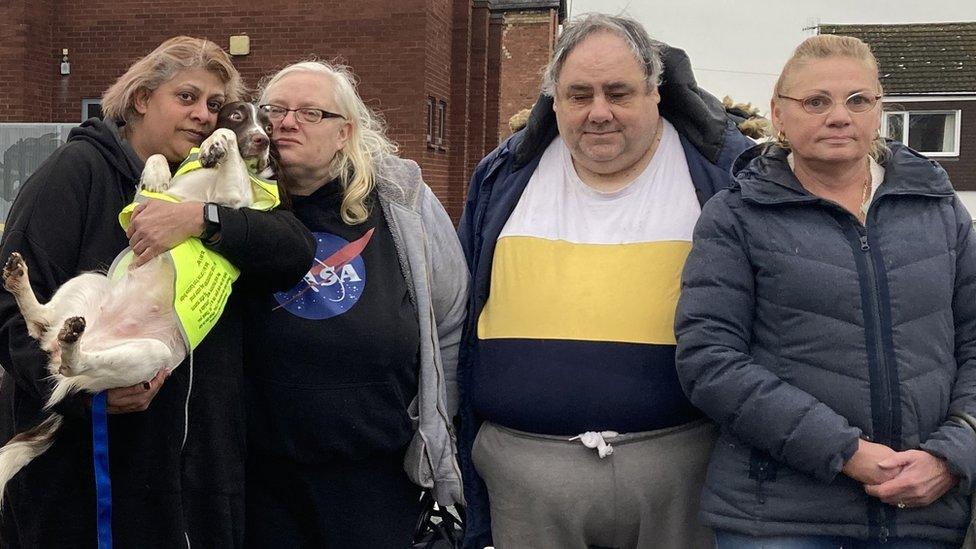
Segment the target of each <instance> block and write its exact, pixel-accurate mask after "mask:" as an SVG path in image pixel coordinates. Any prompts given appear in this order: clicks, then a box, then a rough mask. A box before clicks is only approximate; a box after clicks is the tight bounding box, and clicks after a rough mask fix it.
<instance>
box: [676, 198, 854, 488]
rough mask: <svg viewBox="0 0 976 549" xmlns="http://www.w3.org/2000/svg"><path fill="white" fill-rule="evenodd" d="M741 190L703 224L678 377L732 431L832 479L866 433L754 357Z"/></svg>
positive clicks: (714, 203) (713, 204)
mask: <svg viewBox="0 0 976 549" xmlns="http://www.w3.org/2000/svg"><path fill="white" fill-rule="evenodd" d="M736 196H737V195H735V194H731V193H730V192H729V191H723V192H721V193H719V194H718V195H716V197H715V198H713V199H712V200H710V201H709V202H708V203H707V204H706V205H705V207H704V209H703V210H702V215H701V217H700V218H699V221H698V225H697V226H696V228H695V234H694V240H693V241H694V247H693V249H692V252H691V254H690V256H689V257H688V261H687V263H686V264H685V270H684V274H683V277H682V293H681V298H680V300H679V302H678V311H677V318H676V325H675V333H676V335H677V338H678V348H677V368H678V376H679V378H680V380H681V383H682V385H683V387H684V390H685V392H686V393H687V394H688V396H689V398H690V399H691V401H692V402H693V403H694V404H695V406H698V407H699V408H701V409H702V410H703V411H704V412H705V413H706V414H708V415H709V416H711V417H712V418H713V419H714V420H715V421H716V422H717V423H718V424H719V425H720V426H721V427H722V429H723V430H724V431H726V432H730V433H731V434H733V435H734V436H735V437H736V438H738V439H739V440H741V441H743V442H745V443H747V444H749V445H750V446H752V447H754V448H758V449H761V450H764V451H766V452H768V453H769V454H770V455H771V456H772V457H773V458H774V459H776V460H778V461H781V462H783V463H786V464H787V465H789V466H790V467H792V468H794V469H797V470H799V471H803V472H806V473H808V474H810V475H813V476H815V477H816V478H818V479H820V480H822V481H824V482H829V481H831V480H832V479H833V478H834V477H835V476H836V475H837V473H838V472H840V470H841V468H842V467H843V465H844V462H845V461H847V460H848V459H850V457H851V456H852V455H853V454H854V451H855V450H856V448H857V440H858V437H859V436H860V434H861V432H860V430H859V429H857V428H855V427H852V426H851V425H850V424H849V423H848V421H847V420H846V419H845V418H844V417H842V416H840V415H839V414H837V413H836V412H835V411H834V410H832V409H831V408H830V407H828V406H827V405H825V404H824V403H822V402H820V401H819V400H817V399H816V398H814V397H813V396H812V395H810V394H809V393H807V392H805V391H802V390H800V389H798V388H797V387H794V386H793V385H790V384H789V383H786V382H784V381H783V380H781V379H780V378H779V377H778V376H777V375H775V374H774V373H773V372H772V371H771V370H770V369H769V368H768V367H767V366H765V365H763V364H760V363H757V362H756V361H755V360H754V359H753V357H752V356H750V354H749V350H750V342H751V339H752V324H753V317H754V314H755V302H756V299H757V298H758V297H759V296H757V295H756V288H755V281H754V276H753V266H752V263H751V260H750V257H749V254H748V248H747V245H746V243H747V242H746V236H747V235H746V234H744V232H743V229H742V226H741V224H740V223H738V220H737V217H736V212H735V210H734V207H733V206H732V205H734V204H741V202H737V200H736V198H735V197H736Z"/></svg>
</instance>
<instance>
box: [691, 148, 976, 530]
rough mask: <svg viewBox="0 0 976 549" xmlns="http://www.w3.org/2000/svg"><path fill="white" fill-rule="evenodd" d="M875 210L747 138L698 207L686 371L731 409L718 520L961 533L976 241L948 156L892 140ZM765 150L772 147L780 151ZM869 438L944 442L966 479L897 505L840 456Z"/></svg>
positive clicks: (972, 440)
mask: <svg viewBox="0 0 976 549" xmlns="http://www.w3.org/2000/svg"><path fill="white" fill-rule="evenodd" d="M890 146H891V149H892V155H891V158H890V159H889V160H888V161H887V162H886V163H885V179H884V183H883V184H882V185H881V187H880V188H879V189H878V191H877V193H876V195H875V198H874V201H873V202H872V205H871V209H870V211H869V212H868V216H867V221H866V223H865V225H861V223H860V222H858V220H857V219H856V218H855V217H854V216H853V215H851V214H850V213H849V212H847V211H846V210H844V209H842V208H841V207H840V206H838V205H836V204H834V203H832V202H829V201H826V200H823V199H820V198H818V197H816V196H813V195H811V194H810V193H809V192H807V191H806V190H805V189H804V188H803V187H802V186H801V185H800V183H799V181H797V179H796V177H795V176H794V175H793V172H792V170H790V168H789V165H788V164H787V161H786V152H785V151H784V150H783V149H780V148H778V147H775V146H772V147H769V148H768V149H765V148H764V146H757V147H755V148H753V149H750V150H749V151H746V152H745V153H743V155H742V156H740V157H739V159H738V160H737V161H736V164H735V167H734V168H733V173H734V175H735V178H736V184H735V185H734V186H733V187H732V188H731V189H729V190H726V191H722V192H720V193H719V194H717V195H716V196H715V197H714V198H713V199H712V200H711V201H709V202H708V203H707V204H706V205H705V207H704V209H703V211H702V215H701V217H700V218H699V221H698V225H697V227H696V229H695V235H694V249H693V250H692V252H691V255H690V256H689V257H688V261H687V263H686V266H685V271H684V276H683V289H682V295H681V299H680V301H679V304H678V312H677V319H676V333H677V336H678V349H677V353H678V354H677V364H678V374H679V377H680V378H681V381H682V384H683V386H684V388H685V391H686V392H687V393H688V395H689V397H690V398H691V401H692V402H693V403H694V404H695V405H696V406H698V407H700V408H701V409H702V410H704V411H705V413H707V414H708V415H709V416H711V417H712V418H714V419H715V420H716V422H717V423H718V424H719V425H720V427H721V430H722V434H721V437H720V439H719V442H718V443H717V445H716V447H715V452H714V454H713V456H712V460H711V464H710V467H709V472H708V478H707V481H706V487H705V490H704V494H703V499H702V516H703V518H704V519H705V521H706V523H707V524H709V525H711V526H713V527H716V528H722V529H728V530H732V531H736V532H741V533H746V534H750V535H790V534H793V535H842V536H853V537H857V538H873V539H878V540H884V539H886V538H888V537H918V538H924V539H931V540H941V541H945V542H960V541H962V538H963V534H964V532H965V527H966V526H967V523H968V520H967V518H968V516H969V506H970V501H969V497H970V496H969V494H971V493H972V492H973V483H974V479H976V436H974V434H973V432H972V430H971V429H969V428H968V427H966V426H964V425H963V424H961V423H958V422H956V421H955V420H953V419H950V418H949V415H950V413H951V412H952V411H956V410H959V411H963V412H966V413H968V414H971V415H972V414H976V242H974V237H973V223H972V220H971V218H970V216H969V214H968V213H967V212H966V210H965V208H963V206H962V205H961V203H960V202H959V199H958V198H957V197H956V196H955V194H954V193H953V190H952V186H951V184H950V182H949V179H948V177H947V176H946V173H945V171H943V170H942V168H940V167H939V166H938V165H937V164H935V163H933V162H931V161H929V160H927V159H925V158H923V157H921V156H919V155H918V154H916V153H915V152H914V151H912V150H911V149H909V148H907V147H904V146H902V145H900V144H898V143H890ZM764 149H765V152H764ZM858 437H863V438H864V439H865V440H871V441H875V442H879V443H883V444H886V445H888V446H891V447H892V448H894V449H895V450H898V451H901V450H906V449H911V448H920V449H922V450H926V451H928V452H930V453H932V454H935V455H937V456H940V457H943V458H945V459H946V460H947V461H948V463H949V466H950V469H951V470H952V471H953V472H954V473H956V474H958V475H959V476H960V478H961V480H960V483H959V486H958V487H957V488H955V489H953V490H950V491H949V493H947V494H946V495H945V496H943V497H942V498H941V499H939V500H938V501H936V502H935V503H933V504H932V505H929V506H928V507H924V508H909V509H904V510H899V509H896V508H894V507H893V506H890V505H886V504H883V503H881V502H880V501H879V500H877V499H875V498H872V497H870V496H868V495H867V494H866V493H865V492H864V490H863V488H862V486H861V485H860V484H859V483H857V482H856V481H854V480H852V479H850V478H848V477H847V476H845V475H843V474H841V473H840V470H841V468H842V467H843V464H844V462H845V461H846V460H847V459H849V458H850V456H852V455H853V453H854V450H855V449H856V447H857V440H858Z"/></svg>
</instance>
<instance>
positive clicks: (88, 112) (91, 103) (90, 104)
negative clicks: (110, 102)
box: [81, 99, 102, 122]
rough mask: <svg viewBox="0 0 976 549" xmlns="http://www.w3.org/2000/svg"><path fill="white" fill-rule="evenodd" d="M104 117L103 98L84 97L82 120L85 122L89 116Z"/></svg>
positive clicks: (82, 101)
mask: <svg viewBox="0 0 976 549" xmlns="http://www.w3.org/2000/svg"><path fill="white" fill-rule="evenodd" d="M101 117H102V100H101V99H82V100H81V121H82V122H84V121H85V120H88V119H89V118H101Z"/></svg>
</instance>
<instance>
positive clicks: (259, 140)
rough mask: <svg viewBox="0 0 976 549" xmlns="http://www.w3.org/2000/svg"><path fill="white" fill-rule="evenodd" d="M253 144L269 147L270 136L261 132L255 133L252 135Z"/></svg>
mask: <svg viewBox="0 0 976 549" xmlns="http://www.w3.org/2000/svg"><path fill="white" fill-rule="evenodd" d="M251 145H253V146H255V147H267V146H268V137H267V136H265V135H261V134H255V135H254V136H252V137H251Z"/></svg>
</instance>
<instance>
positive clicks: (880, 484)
mask: <svg viewBox="0 0 976 549" xmlns="http://www.w3.org/2000/svg"><path fill="white" fill-rule="evenodd" d="M843 472H844V474H845V475H847V476H849V477H851V478H853V479H854V480H856V481H858V482H860V483H862V484H863V485H864V491H865V492H867V493H868V494H869V495H871V496H874V497H876V498H878V499H880V500H881V501H883V502H885V503H887V504H890V505H898V506H901V507H924V506H926V505H929V504H930V503H932V502H933V501H935V500H937V499H939V498H940V497H942V495H943V494H945V493H946V492H948V491H949V490H950V489H951V488H952V487H953V486H955V485H956V483H957V482H958V481H959V479H958V477H956V476H955V475H954V474H952V473H951V472H949V467H948V465H947V464H946V462H945V461H944V460H943V459H941V458H938V457H935V456H933V455H932V454H930V453H928V452H924V451H922V450H906V451H904V452H896V451H894V450H892V449H891V448H889V447H888V446H885V445H884V444H877V443H874V442H868V441H866V440H859V441H858V445H857V451H856V452H854V455H853V456H852V457H851V459H849V460H848V461H847V463H846V464H844V469H843Z"/></svg>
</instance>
